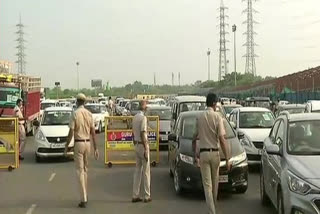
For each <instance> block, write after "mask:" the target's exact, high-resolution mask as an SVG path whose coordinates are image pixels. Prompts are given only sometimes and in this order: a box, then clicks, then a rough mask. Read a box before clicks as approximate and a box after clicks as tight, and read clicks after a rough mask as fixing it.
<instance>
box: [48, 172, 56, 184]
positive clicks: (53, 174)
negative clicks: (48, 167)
mask: <svg viewBox="0 0 320 214" xmlns="http://www.w3.org/2000/svg"><path fill="white" fill-rule="evenodd" d="M55 176H56V173H52V174H51V176H50V178H49V182H51V181H52V180H53V179H54V177H55Z"/></svg>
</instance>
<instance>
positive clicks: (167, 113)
mask: <svg viewBox="0 0 320 214" xmlns="http://www.w3.org/2000/svg"><path fill="white" fill-rule="evenodd" d="M147 115H148V116H159V119H160V120H171V118H172V114H171V110H170V109H152V110H148V111H147Z"/></svg>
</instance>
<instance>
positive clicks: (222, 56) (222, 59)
mask: <svg viewBox="0 0 320 214" xmlns="http://www.w3.org/2000/svg"><path fill="white" fill-rule="evenodd" d="M227 10H228V8H227V7H225V6H224V3H223V0H221V3H220V7H219V14H220V15H219V32H220V33H219V77H218V79H219V81H221V79H222V76H223V75H225V74H227V73H228V62H227V51H228V49H227V46H226V43H227V40H226V34H228V32H227V31H226V28H227V26H228V24H227V23H226V19H227V18H228V16H227V15H226V11H227Z"/></svg>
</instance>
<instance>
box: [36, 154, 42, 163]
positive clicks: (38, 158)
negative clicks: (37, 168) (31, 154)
mask: <svg viewBox="0 0 320 214" xmlns="http://www.w3.org/2000/svg"><path fill="white" fill-rule="evenodd" d="M35 160H36V162H37V163H40V162H41V158H40V157H39V156H38V155H37V154H36V155H35Z"/></svg>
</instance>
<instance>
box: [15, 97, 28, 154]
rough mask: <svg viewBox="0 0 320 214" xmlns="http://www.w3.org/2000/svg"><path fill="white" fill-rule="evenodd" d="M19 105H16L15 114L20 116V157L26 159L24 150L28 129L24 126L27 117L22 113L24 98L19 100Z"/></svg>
mask: <svg viewBox="0 0 320 214" xmlns="http://www.w3.org/2000/svg"><path fill="white" fill-rule="evenodd" d="M16 104H17V105H16V106H15V107H14V115H15V116H16V117H17V118H18V124H19V127H18V128H19V144H20V148H19V159H20V160H24V157H23V156H22V153H23V152H24V149H25V147H26V129H25V127H24V123H25V118H24V117H23V114H22V107H23V101H22V99H20V98H19V99H18V100H17V103H16Z"/></svg>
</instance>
